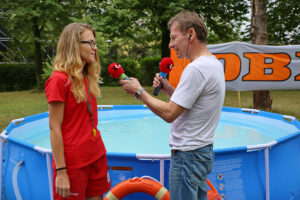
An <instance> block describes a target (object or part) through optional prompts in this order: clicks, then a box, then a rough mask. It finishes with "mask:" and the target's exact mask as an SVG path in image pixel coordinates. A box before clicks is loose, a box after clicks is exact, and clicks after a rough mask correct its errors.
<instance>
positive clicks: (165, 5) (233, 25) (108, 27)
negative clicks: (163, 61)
mask: <svg viewBox="0 0 300 200" xmlns="http://www.w3.org/2000/svg"><path fill="white" fill-rule="evenodd" d="M89 9H90V11H91V12H90V13H91V18H93V19H94V20H95V21H97V22H98V27H100V29H101V31H102V32H104V33H106V34H107V35H108V37H109V38H115V37H130V38H134V40H135V41H136V42H137V43H142V44H143V43H145V41H148V42H149V41H153V40H156V41H160V43H161V51H162V52H161V56H162V57H165V56H169V55H170V53H169V49H168V43H169V31H168V29H167V22H168V20H169V19H170V18H171V17H172V16H174V15H175V14H176V13H178V12H179V11H181V10H183V9H188V10H194V11H196V12H197V13H199V14H200V15H201V16H202V17H203V18H204V20H205V22H206V24H207V27H208V29H209V30H210V35H211V36H210V37H209V40H208V41H209V42H211V43H215V42H220V41H222V42H225V41H232V40H236V39H237V38H239V37H238V36H239V33H238V31H239V27H240V26H241V25H242V21H243V20H245V19H246V17H245V14H246V13H247V12H248V4H247V2H246V1H241V0H240V1H235V0H203V1H192V0H179V1H177V2H176V3H175V2H170V1H167V0H147V1H140V0H114V1H110V0H104V1H97V2H95V3H94V4H93V5H90V7H89ZM99 13H100V14H99ZM141 35H142V36H143V37H141ZM138 36H139V37H138Z"/></svg>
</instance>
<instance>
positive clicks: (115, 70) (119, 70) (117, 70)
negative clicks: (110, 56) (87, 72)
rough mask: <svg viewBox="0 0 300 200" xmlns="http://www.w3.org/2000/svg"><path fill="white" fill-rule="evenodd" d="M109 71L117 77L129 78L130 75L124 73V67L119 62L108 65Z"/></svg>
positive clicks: (112, 75) (121, 78)
mask: <svg viewBox="0 0 300 200" xmlns="http://www.w3.org/2000/svg"><path fill="white" fill-rule="evenodd" d="M108 73H109V74H110V75H111V77H113V78H115V79H120V80H129V78H128V76H126V74H124V69H123V67H122V66H121V65H119V64H117V63H112V64H110V65H109V66H108Z"/></svg>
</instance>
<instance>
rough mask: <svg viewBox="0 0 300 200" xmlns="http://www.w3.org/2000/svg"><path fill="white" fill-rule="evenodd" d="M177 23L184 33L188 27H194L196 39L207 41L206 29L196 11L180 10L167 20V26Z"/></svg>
mask: <svg viewBox="0 0 300 200" xmlns="http://www.w3.org/2000/svg"><path fill="white" fill-rule="evenodd" d="M174 23H177V24H178V28H179V30H180V31H181V32H183V33H186V32H188V30H189V29H190V28H194V29H195V32H196V34H197V37H198V39H199V40H200V41H201V42H203V43H206V42H207V29H206V26H205V24H204V23H203V21H202V20H201V19H200V17H199V16H198V14H197V13H196V12H192V11H187V10H184V11H181V12H180V13H178V14H177V15H175V16H174V17H172V18H171V19H170V20H169V22H168V28H169V29H170V28H171V26H172V25H173V24H174Z"/></svg>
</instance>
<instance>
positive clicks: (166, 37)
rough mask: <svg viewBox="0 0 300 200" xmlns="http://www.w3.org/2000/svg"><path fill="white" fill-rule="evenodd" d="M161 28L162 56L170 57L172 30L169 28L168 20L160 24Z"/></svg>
mask: <svg viewBox="0 0 300 200" xmlns="http://www.w3.org/2000/svg"><path fill="white" fill-rule="evenodd" d="M160 29H161V33H162V34H161V37H162V38H161V58H164V57H170V49H169V42H170V31H169V29H168V28H167V22H163V23H162V24H161V25H160Z"/></svg>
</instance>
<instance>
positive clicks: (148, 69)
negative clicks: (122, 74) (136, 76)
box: [140, 56, 161, 85]
mask: <svg viewBox="0 0 300 200" xmlns="http://www.w3.org/2000/svg"><path fill="white" fill-rule="evenodd" d="M160 60H161V58H160V57H159V56H155V57H146V58H143V59H141V62H140V64H141V79H140V81H141V83H142V84H143V85H152V83H153V77H154V76H155V74H156V73H158V72H159V62H160Z"/></svg>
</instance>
